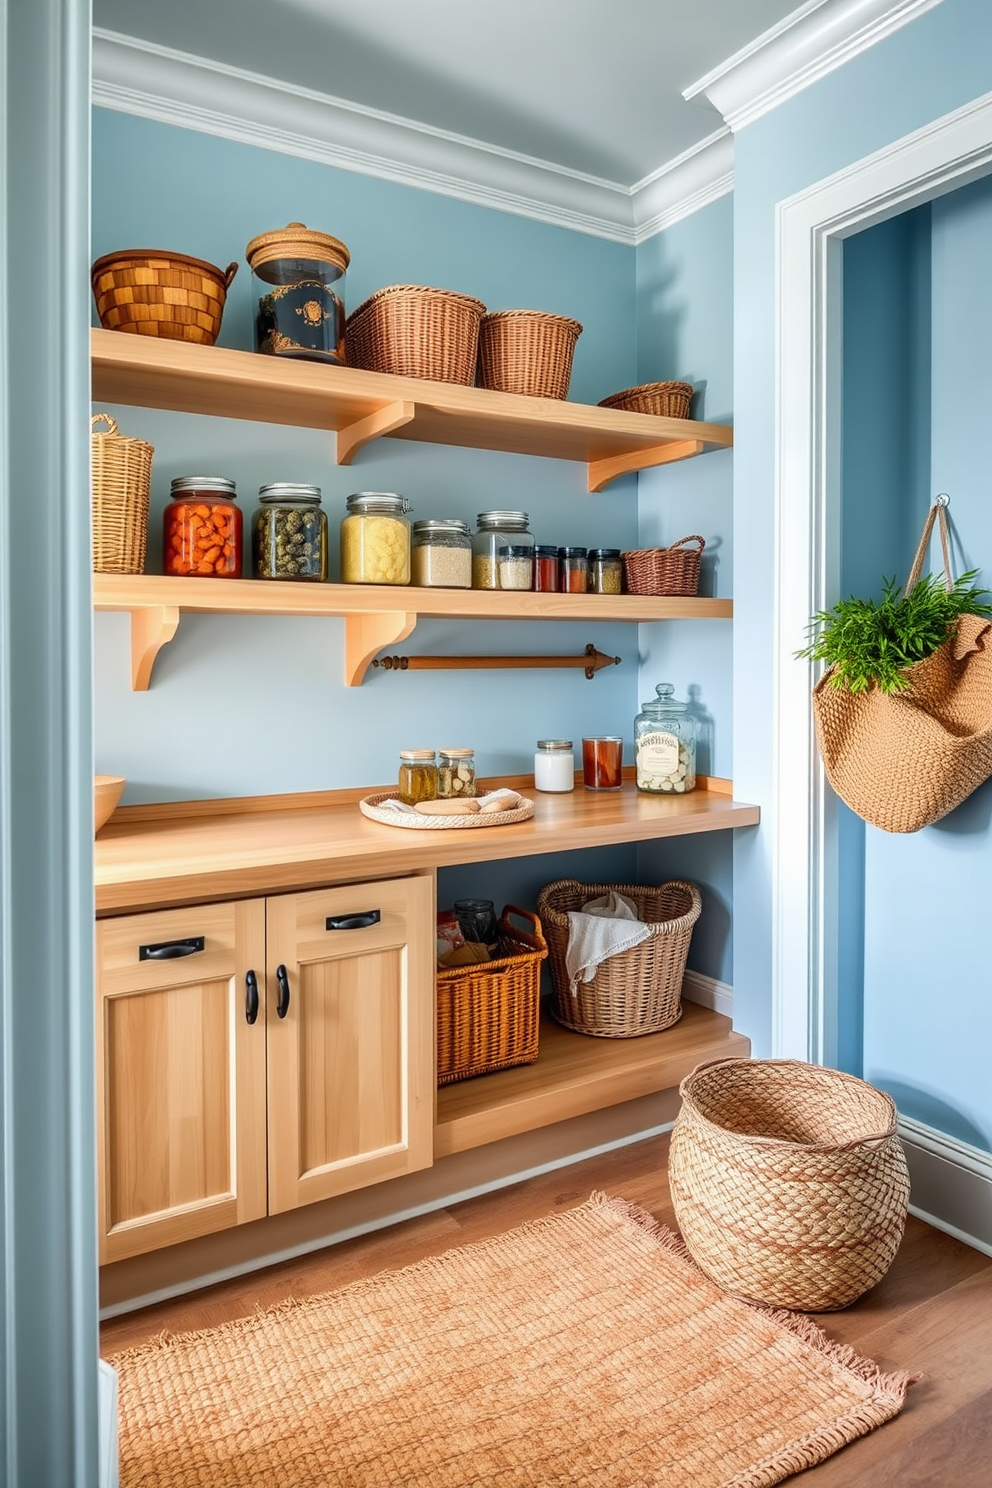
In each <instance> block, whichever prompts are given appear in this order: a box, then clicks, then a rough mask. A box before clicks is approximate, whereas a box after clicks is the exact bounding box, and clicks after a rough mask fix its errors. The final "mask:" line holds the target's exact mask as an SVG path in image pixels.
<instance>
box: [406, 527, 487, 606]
mask: <svg viewBox="0 0 992 1488" xmlns="http://www.w3.org/2000/svg"><path fill="white" fill-rule="evenodd" d="M410 582H411V583H412V584H418V585H420V586H421V587H422V588H424V589H471V587H472V534H471V533H470V532H469V530H468V526H467V524H466V523H465V522H456V521H455V519H454V518H453V517H445V518H443V519H441V520H438V521H426V522H414V524H413V537H412V538H411V545H410Z"/></svg>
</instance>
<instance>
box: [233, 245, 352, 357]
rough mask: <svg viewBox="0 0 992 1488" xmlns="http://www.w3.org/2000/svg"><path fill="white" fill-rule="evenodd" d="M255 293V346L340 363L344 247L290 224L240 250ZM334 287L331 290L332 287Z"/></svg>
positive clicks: (346, 259)
mask: <svg viewBox="0 0 992 1488" xmlns="http://www.w3.org/2000/svg"><path fill="white" fill-rule="evenodd" d="M245 257H246V258H247V260H248V263H249V265H250V266H251V275H252V285H253V287H254V291H255V300H256V309H255V347H256V349H257V350H258V351H264V352H268V353H270V354H271V355H273V356H287V357H300V358H303V359H304V360H306V361H318V362H343V361H344V323H345V306H344V276H345V270H346V269H347V267H348V264H349V262H350V255H349V253H348V250H347V248H346V247H345V245H344V244H343V243H341V242H339V241H338V239H337V238H332V237H331V236H330V234H329V233H321V232H312V231H311V230H310V229H309V228H307V227H304V225H303V223H302V222H291V223H290V224H289V225H288V227H283V228H280V229H279V231H278V232H267V233H261V234H260V235H259V236H258V237H257V238H252V240H251V242H250V243H249V244H248V247H247V248H246V249H245ZM332 286H333V288H332Z"/></svg>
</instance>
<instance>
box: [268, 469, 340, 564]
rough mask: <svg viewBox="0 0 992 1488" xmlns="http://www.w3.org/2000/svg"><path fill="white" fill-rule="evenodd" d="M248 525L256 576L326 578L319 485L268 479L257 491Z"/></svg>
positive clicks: (325, 538) (325, 540) (323, 516)
mask: <svg viewBox="0 0 992 1488" xmlns="http://www.w3.org/2000/svg"><path fill="white" fill-rule="evenodd" d="M258 500H259V507H258V510H257V511H256V513H255V515H254V517H253V518H252V524H251V549H252V571H253V573H254V575H255V577H256V579H315V580H318V581H319V580H322V579H326V578H327V514H326V513H325V512H324V510H323V508H322V507H321V504H320V487H319V486H308V485H298V484H296V483H294V482H290V481H271V482H270V483H269V484H268V485H265V486H261V487H260V488H259V492H258Z"/></svg>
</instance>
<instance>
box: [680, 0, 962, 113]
mask: <svg viewBox="0 0 992 1488" xmlns="http://www.w3.org/2000/svg"><path fill="white" fill-rule="evenodd" d="M941 3H942V0H807V3H806V4H805V5H801V6H800V7H799V9H798V10H795V11H793V12H792V14H791V15H788V16H786V17H785V19H784V20H782V21H780V22H779V24H778V25H777V26H773V27H771V29H770V30H768V31H765V32H763V33H762V35H761V36H757V37H755V39H754V41H752V42H749V43H748V45H747V46H746V47H743V48H742V49H741V50H740V51H739V52H735V53H734V55H733V56H732V57H728V58H727V60H726V61H725V62H721V63H720V65H719V67H715V68H714V69H713V70H712V72H708V73H707V74H706V76H705V77H702V78H700V79H699V81H698V82H696V83H693V84H692V85H691V86H690V87H688V88H686V89H685V91H684V92H683V94H682V97H683V98H685V99H686V100H690V99H693V98H698V97H700V96H701V95H702V96H704V97H706V98H707V99H708V100H709V102H710V103H711V104H712V105H713V106H714V108H716V109H717V110H718V111H719V112H720V113H721V114H722V115H723V118H724V119H725V121H726V122H727V124H728V125H729V126H730V128H731V129H732V130H734V131H736V130H738V129H742V128H743V127H744V126H745V125H746V124H753V123H754V121H755V119H760V118H761V116H762V115H763V114H767V113H769V112H770V111H771V110H772V109H774V108H777V107H778V105H779V104H780V103H784V102H785V100H786V99H787V98H792V97H794V96H795V94H797V93H801V92H802V91H803V89H804V88H808V87H809V86H810V84H811V83H815V82H818V81H819V79H820V78H822V77H826V75H827V74H828V73H830V72H833V71H834V70H835V68H838V67H842V66H843V65H844V63H845V62H850V61H851V59H852V58H853V57H857V56H858V55H859V54H860V53H861V52H865V51H867V50H868V48H869V47H873V46H874V45H875V43H876V42H878V41H881V40H882V39H883V38H884V37H886V36H890V35H891V34H892V32H893V31H898V30H899V29H900V27H902V26H905V25H908V23H909V22H910V21H915V20H916V19H917V17H919V16H921V15H923V14H924V13H925V12H926V11H928V10H933V8H934V7H935V6H937V5H940V4H941Z"/></svg>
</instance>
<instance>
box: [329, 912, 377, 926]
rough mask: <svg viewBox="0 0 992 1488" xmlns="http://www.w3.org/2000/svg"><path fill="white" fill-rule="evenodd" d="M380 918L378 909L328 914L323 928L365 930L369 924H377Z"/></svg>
mask: <svg viewBox="0 0 992 1488" xmlns="http://www.w3.org/2000/svg"><path fill="white" fill-rule="evenodd" d="M381 919H382V911H381V910H380V909H366V910H365V911H364V912H363V913H362V914H346V915H328V916H327V920H326V922H325V924H324V929H325V930H367V929H368V927H369V926H370V925H378V923H379V921H380V920H381Z"/></svg>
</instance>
